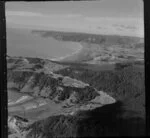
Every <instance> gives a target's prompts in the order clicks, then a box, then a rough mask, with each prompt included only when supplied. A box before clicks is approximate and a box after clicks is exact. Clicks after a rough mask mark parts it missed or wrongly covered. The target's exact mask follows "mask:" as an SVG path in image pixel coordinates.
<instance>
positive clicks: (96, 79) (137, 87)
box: [57, 65, 145, 115]
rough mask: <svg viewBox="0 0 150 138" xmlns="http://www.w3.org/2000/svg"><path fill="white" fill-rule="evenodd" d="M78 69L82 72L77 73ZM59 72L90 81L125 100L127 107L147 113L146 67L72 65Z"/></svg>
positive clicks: (116, 97)
mask: <svg viewBox="0 0 150 138" xmlns="http://www.w3.org/2000/svg"><path fill="white" fill-rule="evenodd" d="M76 71H79V72H80V73H75V72H76ZM57 73H60V74H62V75H64V76H70V77H71V78H75V79H78V80H81V81H83V82H86V83H89V84H90V85H91V86H93V87H94V88H97V89H98V90H102V91H104V92H106V93H108V94H110V95H111V96H112V97H114V98H115V99H117V100H121V101H123V102H124V103H125V105H127V108H130V109H131V107H132V110H138V111H139V112H143V113H142V114H143V115H144V114H145V113H144V111H145V104H144V103H145V99H144V95H145V85H144V67H141V68H139V67H138V66H134V65H133V66H130V65H127V66H124V67H121V69H120V68H118V69H115V70H107V71H93V70H90V69H86V68H77V67H76V68H73V67H70V68H69V69H67V68H66V69H63V70H60V71H57ZM137 99H138V100H137Z"/></svg>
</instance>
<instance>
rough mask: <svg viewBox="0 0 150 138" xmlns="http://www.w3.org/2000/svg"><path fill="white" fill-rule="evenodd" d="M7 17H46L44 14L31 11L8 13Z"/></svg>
mask: <svg viewBox="0 0 150 138" xmlns="http://www.w3.org/2000/svg"><path fill="white" fill-rule="evenodd" d="M6 16H26V17H33V16H34V17H35V16H37V17H40V16H44V15H43V14H42V13H37V12H29V11H6Z"/></svg>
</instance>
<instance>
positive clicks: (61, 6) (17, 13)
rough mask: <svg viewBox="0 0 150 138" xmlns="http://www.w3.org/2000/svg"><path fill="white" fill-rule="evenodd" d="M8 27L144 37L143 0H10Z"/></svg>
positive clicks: (7, 5) (7, 4)
mask: <svg viewBox="0 0 150 138" xmlns="http://www.w3.org/2000/svg"><path fill="white" fill-rule="evenodd" d="M6 21H7V27H21V28H29V29H43V30H63V31H76V32H88V33H99V34H118V35H129V36H139V37H143V36H144V30H143V27H144V26H143V2H142V0H99V1H75V2H73V1H65V2H64V1H63V2H56V1H54V2H51V1H50V2H7V3H6Z"/></svg>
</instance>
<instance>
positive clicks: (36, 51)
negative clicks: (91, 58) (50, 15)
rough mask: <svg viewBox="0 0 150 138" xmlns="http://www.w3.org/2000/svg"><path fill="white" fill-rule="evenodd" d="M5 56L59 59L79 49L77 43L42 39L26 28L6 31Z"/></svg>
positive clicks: (48, 38)
mask: <svg viewBox="0 0 150 138" xmlns="http://www.w3.org/2000/svg"><path fill="white" fill-rule="evenodd" d="M6 36H7V55H9V56H21V57H39V58H46V59H57V58H58V59H60V58H63V57H66V56H68V55H72V54H73V53H76V52H77V51H79V49H81V44H80V43H77V42H65V41H59V40H56V39H54V38H52V37H47V38H45V37H42V36H40V35H38V34H34V33H32V30H30V29H26V28H10V27H7V29H6Z"/></svg>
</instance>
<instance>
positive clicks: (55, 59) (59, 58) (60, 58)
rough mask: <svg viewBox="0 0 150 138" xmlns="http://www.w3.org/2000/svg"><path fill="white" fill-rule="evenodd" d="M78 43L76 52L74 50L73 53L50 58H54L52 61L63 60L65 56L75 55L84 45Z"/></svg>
mask: <svg viewBox="0 0 150 138" xmlns="http://www.w3.org/2000/svg"><path fill="white" fill-rule="evenodd" d="M77 45H79V48H78V49H77V50H76V51H75V52H73V53H71V54H68V55H66V56H62V57H58V58H51V59H50V60H52V61H61V60H64V59H65V58H68V57H71V56H74V55H76V54H78V53H80V51H81V50H82V48H83V46H82V45H81V44H80V43H77Z"/></svg>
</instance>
